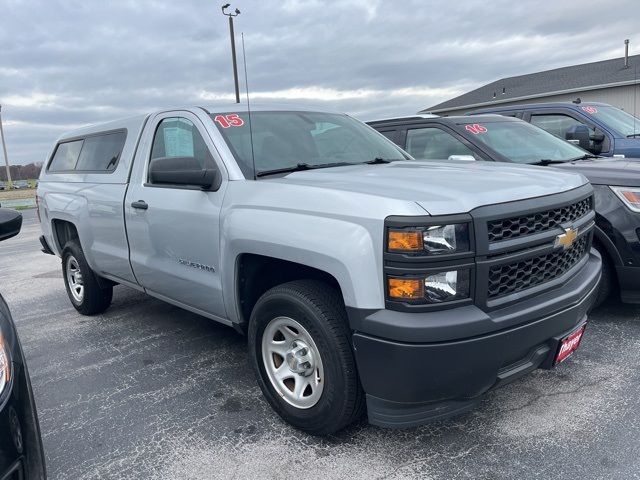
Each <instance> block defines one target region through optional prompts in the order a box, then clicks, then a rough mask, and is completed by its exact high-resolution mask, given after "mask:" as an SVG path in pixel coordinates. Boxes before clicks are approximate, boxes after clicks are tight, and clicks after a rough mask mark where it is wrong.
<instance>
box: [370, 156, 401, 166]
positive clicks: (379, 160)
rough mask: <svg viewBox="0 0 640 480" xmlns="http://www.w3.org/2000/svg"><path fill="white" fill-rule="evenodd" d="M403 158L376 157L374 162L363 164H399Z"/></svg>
mask: <svg viewBox="0 0 640 480" xmlns="http://www.w3.org/2000/svg"><path fill="white" fill-rule="evenodd" d="M401 160H402V159H401V158H382V157H376V158H374V159H372V160H368V161H366V162H362V163H366V164H367V165H380V164H382V163H391V162H399V161H401Z"/></svg>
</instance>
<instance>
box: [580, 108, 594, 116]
mask: <svg viewBox="0 0 640 480" xmlns="http://www.w3.org/2000/svg"><path fill="white" fill-rule="evenodd" d="M582 110H584V111H585V112H587V113H588V114H589V115H593V114H594V113H598V109H597V108H596V107H582Z"/></svg>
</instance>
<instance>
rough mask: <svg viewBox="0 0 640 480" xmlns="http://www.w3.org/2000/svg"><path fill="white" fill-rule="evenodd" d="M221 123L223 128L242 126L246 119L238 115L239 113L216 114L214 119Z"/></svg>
mask: <svg viewBox="0 0 640 480" xmlns="http://www.w3.org/2000/svg"><path fill="white" fill-rule="evenodd" d="M213 120H214V121H215V122H217V123H219V124H220V126H221V127H222V128H229V127H241V126H242V125H244V120H242V118H240V117H239V116H238V114H237V113H229V114H228V115H216V117H215V118H214V119H213Z"/></svg>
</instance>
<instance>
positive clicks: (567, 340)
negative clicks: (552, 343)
mask: <svg viewBox="0 0 640 480" xmlns="http://www.w3.org/2000/svg"><path fill="white" fill-rule="evenodd" d="M585 327H586V325H583V326H582V327H580V328H579V329H578V330H576V331H575V332H573V333H572V334H570V335H567V336H566V337H564V338H563V339H562V340H561V341H560V350H558V355H556V361H555V362H554V363H555V364H556V365H557V364H559V363H560V362H562V361H564V360H566V359H567V358H569V356H570V355H571V354H572V353H573V352H575V351H576V350H577V349H578V347H579V346H580V341H581V340H582V336H583V335H584V329H585Z"/></svg>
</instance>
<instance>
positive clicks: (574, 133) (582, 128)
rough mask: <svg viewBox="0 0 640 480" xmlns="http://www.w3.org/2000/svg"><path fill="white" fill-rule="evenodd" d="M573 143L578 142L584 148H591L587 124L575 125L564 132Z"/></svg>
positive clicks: (565, 136)
mask: <svg viewBox="0 0 640 480" xmlns="http://www.w3.org/2000/svg"><path fill="white" fill-rule="evenodd" d="M564 138H566V139H567V140H568V141H569V142H571V143H576V144H577V145H578V146H579V147H580V148H582V149H583V150H589V147H590V142H589V140H590V139H589V127H587V126H586V125H574V126H572V127H570V128H569V129H568V130H567V131H566V132H565V134H564Z"/></svg>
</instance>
